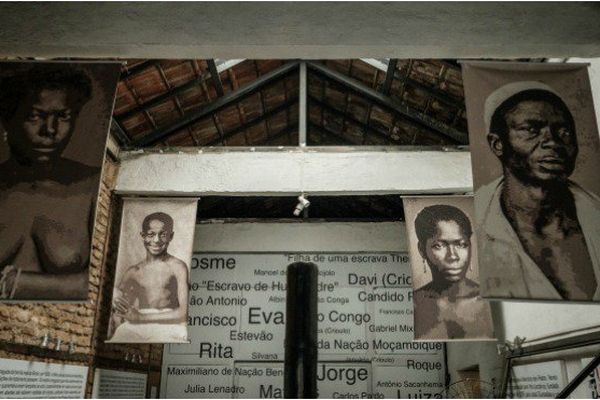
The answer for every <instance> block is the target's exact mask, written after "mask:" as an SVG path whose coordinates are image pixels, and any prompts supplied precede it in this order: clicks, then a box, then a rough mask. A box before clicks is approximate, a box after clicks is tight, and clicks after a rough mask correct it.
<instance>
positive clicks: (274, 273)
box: [161, 252, 445, 398]
mask: <svg viewBox="0 0 600 400" xmlns="http://www.w3.org/2000/svg"><path fill="white" fill-rule="evenodd" d="M296 261H309V262H314V263H315V264H317V265H318V266H319V283H318V307H319V310H318V321H319V325H318V346H319V361H320V363H319V367H318V377H317V378H318V389H319V394H320V397H333V398H342V397H345V398H370V397H379V398H383V397H397V396H400V397H413V398H414V397H415V396H419V395H420V396H423V397H426V396H427V395H432V396H435V395H437V394H439V393H440V392H441V391H442V390H443V383H444V373H445V371H444V362H443V347H442V344H441V343H425V342H419V343H417V342H411V341H412V339H413V333H412V327H413V315H412V310H413V307H412V289H411V275H410V267H409V264H408V256H407V254H406V253H400V252H395V253H394V252H385V253H383V252H377V253H358V252H357V253H350V252H347V253H281V252H280V253H198V254H195V256H194V259H193V262H192V274H191V280H192V282H191V291H190V312H189V322H188V325H189V333H190V339H191V343H189V344H177V345H175V344H171V345H166V346H165V353H164V358H163V374H162V384H161V392H162V393H161V397H183V398H186V397H187V398H194V397H195V398H204V397H206V398H209V397H215V398H218V397H221V398H223V397H228V398H229V397H233V398H252V397H258V398H277V397H283V357H284V347H283V342H284V336H285V296H286V266H287V265H289V264H290V263H292V262H296ZM400 376H402V378H399V377H400Z"/></svg>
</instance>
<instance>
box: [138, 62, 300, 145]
mask: <svg viewBox="0 0 600 400" xmlns="http://www.w3.org/2000/svg"><path fill="white" fill-rule="evenodd" d="M296 68H298V61H291V62H288V63H286V64H284V65H282V66H281V67H279V68H277V69H275V70H273V71H270V72H268V73H266V74H264V75H262V76H260V77H259V78H258V79H256V80H255V81H254V82H252V83H250V84H248V85H246V86H243V87H241V88H239V89H238V90H235V91H232V92H229V93H227V94H226V95H224V96H222V97H220V98H218V99H217V100H215V101H213V102H212V103H209V104H207V105H206V106H205V107H203V108H202V109H201V110H199V111H196V112H194V113H190V114H189V115H186V116H184V117H182V118H180V119H179V120H177V121H175V122H174V123H172V124H170V125H167V126H165V127H163V128H159V129H157V130H155V131H153V132H151V133H149V134H148V135H145V136H143V137H141V138H140V139H139V140H137V141H135V142H134V143H133V145H134V146H136V147H142V146H149V145H152V144H154V143H157V142H159V141H161V140H163V139H164V138H166V137H168V136H169V135H171V134H172V133H174V132H177V131H179V130H181V129H183V128H186V127H187V126H189V125H192V124H194V123H195V122H197V121H199V120H200V119H202V118H204V117H206V116H208V115H210V114H212V113H215V112H217V111H219V110H221V109H223V108H225V107H228V106H230V105H232V104H234V103H235V102H237V101H240V100H242V99H244V98H245V97H247V96H249V95H251V94H253V93H255V92H256V91H257V90H259V89H260V88H262V87H264V86H266V85H268V84H269V83H271V82H273V81H275V80H277V79H280V78H282V77H284V76H286V75H288V74H289V73H291V72H292V71H293V70H294V69H296Z"/></svg>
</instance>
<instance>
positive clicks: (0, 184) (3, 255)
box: [0, 64, 104, 300]
mask: <svg viewBox="0 0 600 400" xmlns="http://www.w3.org/2000/svg"><path fill="white" fill-rule="evenodd" d="M91 95H92V84H91V80H90V77H89V76H88V75H87V74H86V73H85V72H83V71H80V70H78V69H75V68H73V67H70V66H69V65H65V64H62V65H55V66H52V65H51V66H48V65H47V64H45V65H37V66H33V67H32V68H30V69H28V70H27V71H24V72H20V73H18V74H15V75H13V76H10V77H5V78H4V79H3V80H2V81H1V82H0V121H1V125H2V128H3V129H4V141H5V142H6V144H7V145H8V148H9V151H10V156H9V159H8V160H7V161H5V162H3V163H1V164H0V299H14V300H85V299H86V298H87V293H88V270H89V265H88V264H89V258H90V248H91V246H90V242H91V231H92V226H93V218H94V209H95V208H94V204H95V200H96V196H97V194H98V185H99V177H100V171H101V168H100V167H92V166H88V165H85V164H82V163H80V162H77V161H74V160H70V159H68V158H65V157H64V156H63V151H64V150H65V148H66V147H67V145H68V144H69V141H70V139H71V137H72V136H73V133H74V130H75V123H76V121H77V119H78V116H79V113H80V111H81V109H82V107H83V106H84V105H85V104H86V103H87V102H88V100H89V99H90V98H91ZM101 152H102V154H103V152H104V150H103V149H102V150H101Z"/></svg>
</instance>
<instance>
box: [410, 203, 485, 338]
mask: <svg viewBox="0 0 600 400" xmlns="http://www.w3.org/2000/svg"><path fill="white" fill-rule="evenodd" d="M403 203H404V216H405V219H406V229H407V231H408V241H409V251H410V265H411V269H412V285H413V290H414V292H413V304H414V308H415V311H414V322H415V325H414V326H415V328H414V332H415V340H436V341H451V340H493V339H494V336H493V324H492V316H491V310H490V306H489V304H488V302H487V301H485V300H482V299H481V297H480V293H479V289H480V287H479V268H478V264H477V248H476V240H475V233H474V229H473V228H474V223H473V221H474V218H473V216H474V210H473V198H472V197H471V196H446V197H445V196H429V197H421V196H419V197H404V198H403Z"/></svg>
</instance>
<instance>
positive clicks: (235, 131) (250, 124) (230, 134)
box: [206, 98, 298, 146]
mask: <svg viewBox="0 0 600 400" xmlns="http://www.w3.org/2000/svg"><path fill="white" fill-rule="evenodd" d="M297 102H298V99H297V98H293V99H291V100H289V101H286V102H285V103H282V104H280V105H278V106H277V107H275V108H274V109H272V110H270V111H267V112H266V113H264V114H262V115H261V116H259V117H256V118H254V119H252V120H251V121H248V122H246V123H245V124H243V125H240V126H238V127H237V128H234V129H232V130H231V131H229V132H223V140H227V139H231V138H232V137H234V136H236V135H237V134H239V133H240V132H243V131H245V130H246V129H249V128H252V127H253V126H256V125H258V124H261V123H263V122H264V121H268V120H269V118H271V117H274V116H275V115H277V114H279V113H281V112H283V111H285V110H287V109H288V108H290V107H291V106H293V105H294V104H296V103H297ZM220 142H221V138H219V139H217V140H213V141H212V142H209V143H208V144H207V145H206V146H216V145H217V144H219V143H220Z"/></svg>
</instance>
